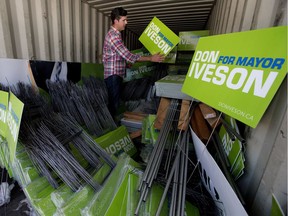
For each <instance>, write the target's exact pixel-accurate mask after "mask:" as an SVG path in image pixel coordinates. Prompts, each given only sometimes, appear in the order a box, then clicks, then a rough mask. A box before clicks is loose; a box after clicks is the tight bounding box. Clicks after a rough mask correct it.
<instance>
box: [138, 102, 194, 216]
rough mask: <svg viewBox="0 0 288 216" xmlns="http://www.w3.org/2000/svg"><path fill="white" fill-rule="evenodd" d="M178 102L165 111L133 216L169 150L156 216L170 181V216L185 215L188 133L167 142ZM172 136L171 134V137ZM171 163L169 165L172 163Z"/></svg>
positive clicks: (176, 116) (144, 198) (145, 196)
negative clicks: (163, 185)
mask: <svg viewBox="0 0 288 216" xmlns="http://www.w3.org/2000/svg"><path fill="white" fill-rule="evenodd" d="M177 107H178V101H177V100H175V99H173V100H171V104H170V106H169V108H168V111H167V115H166V118H165V120H164V123H163V125H162V127H161V130H160V133H159V136H158V139H157V141H156V144H155V146H154V149H153V151H152V154H151V156H150V159H149V161H148V163H147V167H146V169H145V172H144V174H143V177H142V180H141V182H140V185H139V188H138V190H139V192H140V200H139V202H138V205H137V208H136V211H135V215H138V213H139V210H140V206H141V203H142V202H145V201H146V199H147V196H148V193H149V190H150V189H151V187H152V183H153V181H154V180H155V179H156V178H157V174H158V171H159V168H160V166H161V163H164V162H163V161H164V160H163V154H164V150H165V149H169V150H168V157H166V162H165V169H166V170H167V172H166V179H167V183H166V186H165V190H164V192H163V195H162V199H161V201H160V204H159V207H158V210H157V213H156V215H160V213H161V209H162V206H163V203H164V200H165V198H166V195H167V192H168V189H169V188H170V185H171V181H172V178H173V186H172V188H173V189H172V196H171V205H170V210H169V211H170V212H169V215H183V216H184V215H185V211H184V209H185V195H186V179H187V166H188V143H189V136H188V133H187V132H185V133H184V134H181V133H180V135H179V137H178V139H177V140H176V142H175V143H174V144H173V142H174V141H172V143H171V141H169V138H168V137H169V134H170V132H171V130H172V129H173V123H175V122H177V120H176V119H178V117H179V113H177ZM170 135H171V134H170ZM173 160H174V162H173V163H172V161H173Z"/></svg>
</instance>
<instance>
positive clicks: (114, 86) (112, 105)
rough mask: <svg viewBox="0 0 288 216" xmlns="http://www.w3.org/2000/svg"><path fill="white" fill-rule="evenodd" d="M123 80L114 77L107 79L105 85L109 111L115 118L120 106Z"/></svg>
mask: <svg viewBox="0 0 288 216" xmlns="http://www.w3.org/2000/svg"><path fill="white" fill-rule="evenodd" d="M122 82H123V78H122V77H120V76H118V75H112V76H109V77H108V78H106V79H105V84H106V87H107V91H108V97H109V98H108V109H109V111H110V113H111V115H112V117H113V118H114V117H115V116H116V114H117V110H118V108H119V104H120V95H121V88H122Z"/></svg>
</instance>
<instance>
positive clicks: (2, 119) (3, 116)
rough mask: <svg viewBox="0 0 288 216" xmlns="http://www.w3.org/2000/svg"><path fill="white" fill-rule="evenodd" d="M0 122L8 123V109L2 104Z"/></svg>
mask: <svg viewBox="0 0 288 216" xmlns="http://www.w3.org/2000/svg"><path fill="white" fill-rule="evenodd" d="M0 121H2V122H4V123H6V107H5V106H4V105H3V104H0Z"/></svg>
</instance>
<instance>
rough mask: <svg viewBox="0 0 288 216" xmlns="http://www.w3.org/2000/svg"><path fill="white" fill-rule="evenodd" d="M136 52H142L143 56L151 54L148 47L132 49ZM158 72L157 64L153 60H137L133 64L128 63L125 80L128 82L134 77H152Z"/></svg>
mask: <svg viewBox="0 0 288 216" xmlns="http://www.w3.org/2000/svg"><path fill="white" fill-rule="evenodd" d="M131 52H132V53H134V54H140V55H141V56H147V55H150V53H149V52H148V51H147V50H146V49H144V48H143V49H138V50H132V51H131ZM154 72H156V64H155V63H153V62H136V63H134V64H132V65H128V67H127V68H126V77H125V78H124V82H128V81H131V80H134V79H139V78H143V77H150V76H152V74H153V73H154Z"/></svg>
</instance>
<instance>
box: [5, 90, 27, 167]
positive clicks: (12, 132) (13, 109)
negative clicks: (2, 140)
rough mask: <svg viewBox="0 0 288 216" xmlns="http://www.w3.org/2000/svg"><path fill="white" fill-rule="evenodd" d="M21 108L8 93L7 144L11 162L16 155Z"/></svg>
mask: <svg viewBox="0 0 288 216" xmlns="http://www.w3.org/2000/svg"><path fill="white" fill-rule="evenodd" d="M23 108H24V104H23V103H22V102H21V101H20V100H19V99H18V98H17V97H16V96H15V95H14V94H13V93H12V92H9V105H8V112H7V126H8V128H7V142H8V146H9V151H10V161H11V162H13V160H14V157H15V153H16V147H17V142H18V134H19V129H20V123H21V118H22V112H23Z"/></svg>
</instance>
